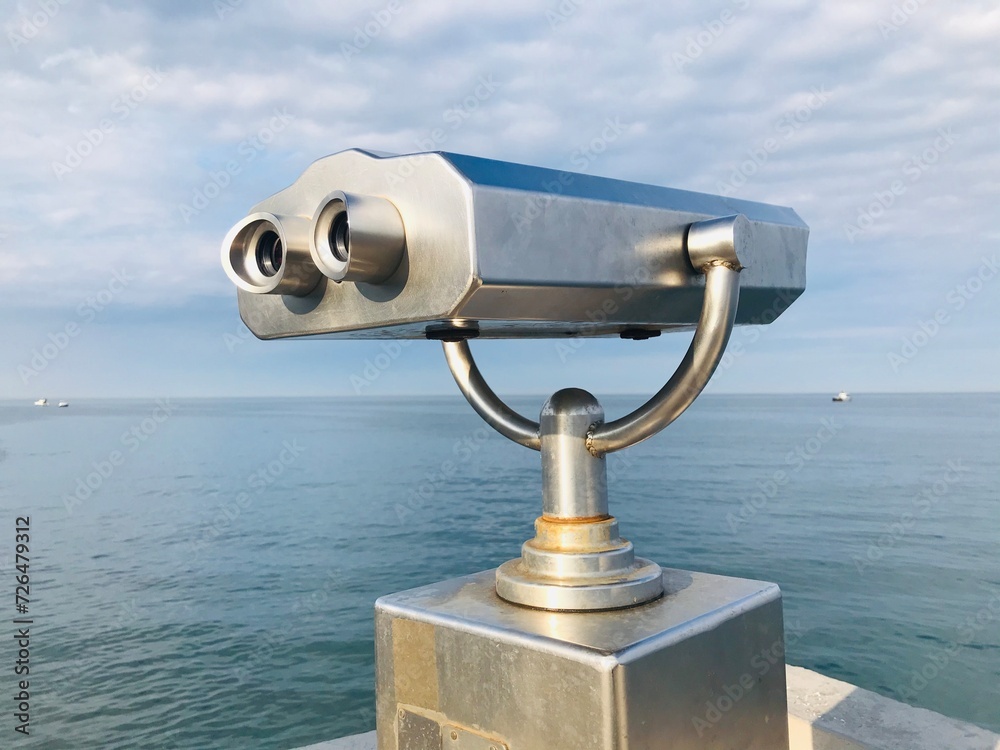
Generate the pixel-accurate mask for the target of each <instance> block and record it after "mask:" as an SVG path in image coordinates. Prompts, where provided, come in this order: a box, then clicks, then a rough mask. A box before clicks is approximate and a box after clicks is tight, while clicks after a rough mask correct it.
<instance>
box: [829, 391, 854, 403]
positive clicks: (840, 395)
mask: <svg viewBox="0 0 1000 750" xmlns="http://www.w3.org/2000/svg"><path fill="white" fill-rule="evenodd" d="M833 400H834V401H850V400H851V394H849V393H848V392H847V391H841V392H840V393H838V394H837V395H836V396H834V397H833Z"/></svg>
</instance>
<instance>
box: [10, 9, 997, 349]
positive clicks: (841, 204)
mask: <svg viewBox="0 0 1000 750" xmlns="http://www.w3.org/2000/svg"><path fill="white" fill-rule="evenodd" d="M33 7H34V6H33V5H32V3H31V2H25V3H23V4H22V6H20V7H19V8H18V10H17V11H16V12H15V13H14V14H13V15H12V16H11V17H10V18H8V20H7V22H6V23H5V25H4V32H5V34H9V33H11V32H15V31H18V30H19V29H21V27H22V24H23V21H22V18H23V17H24V16H25V14H29V15H30V13H29V11H31V10H32V9H33ZM398 7H399V10H398V11H389V10H387V9H388V8H390V4H389V3H388V2H374V3H370V4H366V5H351V6H349V7H344V6H343V4H329V3H323V2H319V1H318V0H317V1H316V2H311V3H296V4H294V6H291V7H289V6H287V5H286V4H283V3H278V2H254V3H242V4H238V5H237V7H234V8H233V9H232V11H231V12H229V13H226V14H225V16H224V17H223V18H222V19H220V18H219V17H218V16H217V15H216V12H215V10H214V9H213V6H212V4H211V3H193V2H192V3H183V2H180V3H176V4H173V3H172V4H170V5H162V6H134V5H132V4H124V3H120V2H107V3H103V4H101V5H97V6H84V5H83V4H79V3H71V4H67V5H65V6H60V10H59V12H58V14H56V15H55V16H54V17H52V18H51V19H50V21H49V22H48V23H47V24H46V26H45V27H44V28H41V29H39V30H38V33H37V35H35V36H34V38H32V39H30V40H28V41H27V42H26V43H25V44H23V45H19V46H17V48H16V49H15V48H14V45H8V46H7V47H6V48H4V50H3V52H2V53H0V54H2V59H3V64H2V65H0V90H2V92H3V96H4V102H5V105H4V108H3V110H2V111H0V128H2V130H3V133H4V135H5V137H4V138H3V139H0V164H2V166H3V172H2V174H3V176H4V180H5V184H6V185H7V188H8V189H7V191H6V192H5V194H3V195H2V196H0V234H2V235H4V236H3V237H0V262H2V263H3V267H4V269H5V273H4V274H2V275H0V293H2V295H3V299H4V302H3V303H0V304H3V305H4V306H5V307H6V308H7V309H8V310H11V311H16V310H17V309H19V308H20V307H22V306H29V307H39V306H49V307H59V306H61V305H73V304H74V303H75V301H76V300H77V298H78V297H79V295H80V293H81V290H86V289H89V288H93V289H99V288H100V287H101V285H102V284H103V283H104V282H105V280H106V278H107V275H108V273H109V272H110V271H111V269H114V268H116V267H119V266H121V265H122V264H127V265H128V266H129V268H131V269H133V271H134V273H135V275H136V278H137V279H138V281H137V282H136V284H135V285H134V286H133V287H130V290H129V294H128V295H124V296H123V298H122V304H136V305H157V304H163V305H174V304H177V303H178V302H179V301H180V300H183V299H184V298H185V297H186V296H188V295H197V294H212V295H224V294H230V289H229V287H228V284H227V283H226V282H225V280H224V277H223V276H222V274H221V273H220V272H219V270H218V267H217V265H218V250H217V246H218V242H219V241H220V240H221V237H222V236H223V235H224V233H225V231H226V229H227V228H228V227H229V226H230V225H231V224H232V223H233V222H234V221H235V220H236V219H237V218H239V217H240V216H241V215H242V213H243V212H244V211H245V210H246V209H247V208H249V206H250V205H252V204H254V203H256V202H257V201H259V200H260V199H261V198H263V197H265V196H266V195H268V194H270V193H272V192H274V191H276V190H279V189H281V188H282V187H284V186H285V185H286V184H288V183H289V182H291V181H292V180H293V179H294V178H295V177H296V176H297V175H298V173H299V172H301V170H302V169H304V168H305V167H306V166H307V165H308V164H309V163H310V162H311V161H313V160H314V159H316V158H319V157H321V156H323V155H325V154H327V153H330V152H333V151H337V150H341V149H343V148H347V147H352V146H363V147H369V148H374V149H381V150H388V151H397V152H405V151H410V150H416V149H417V145H416V144H417V142H418V141H426V139H427V137H428V136H429V134H431V133H432V132H433V130H434V129H435V128H441V127H444V128H445V132H446V138H445V140H444V141H443V142H442V143H441V144H439V146H440V147H441V148H443V149H445V150H454V151H460V152H467V153H476V154H480V155H484V156H489V157H494V158H501V159H510V160H516V161H525V162H529V163H538V164H542V165H546V166H553V167H559V168H571V167H572V157H573V153H574V151H575V150H577V149H579V148H581V147H583V146H585V145H586V144H587V143H588V142H589V141H590V140H591V139H592V138H593V137H594V136H595V134H597V133H600V131H601V129H602V128H603V127H604V122H605V121H606V120H607V118H620V120H621V122H622V123H623V124H625V125H626V126H627V128H626V132H625V133H624V135H623V136H622V137H621V138H619V139H618V140H616V142H615V143H614V144H612V146H611V147H610V148H609V149H608V150H607V151H606V152H605V153H603V154H602V155H600V157H599V158H597V159H595V160H594V162H593V163H592V164H590V165H589V170H588V171H591V172H593V173H596V174H603V175H609V176H615V177H621V178H625V179H635V180H640V181H646V182H654V183H661V184H668V185H671V186H674V187H682V188H689V189H697V190H703V191H708V192H716V191H717V190H718V187H719V185H720V184H724V183H726V182H727V181H729V180H730V179H731V177H732V175H733V174H734V173H735V172H738V171H739V170H740V169H742V168H743V167H742V166H741V165H743V164H745V162H746V161H747V159H748V158H752V154H753V153H754V150H755V149H757V150H759V149H760V147H761V145H762V144H763V143H764V142H765V141H767V140H768V139H774V140H775V141H776V142H777V143H778V146H779V147H778V149H777V150H776V151H774V152H773V153H770V154H768V156H767V158H766V159H765V160H763V161H762V163H760V164H757V165H755V166H753V167H750V168H746V170H745V171H747V172H749V171H751V169H752V174H745V175H744V177H745V178H746V179H745V184H742V185H741V186H740V187H739V188H738V192H737V194H738V195H739V197H742V198H750V199H758V200H764V201H772V202H778V203H783V204H787V205H792V206H793V207H795V208H796V209H797V210H798V211H799V212H800V214H801V215H803V216H804V217H805V218H806V219H807V221H808V222H809V223H810V224H811V226H812V228H813V234H812V243H813V244H812V246H813V256H812V259H811V263H812V268H813V269H814V273H813V275H812V277H811V280H810V284H811V286H812V290H811V291H812V293H813V294H815V295H816V296H817V299H822V300H823V301H824V304H828V305H830V308H829V311H828V312H829V314H828V315H827V316H826V317H825V318H824V316H819V318H818V319H817V320H815V321H812V323H814V324H815V325H817V326H819V328H818V329H817V330H815V331H813V333H815V335H817V336H822V335H823V330H824V328H823V326H827V329H828V333H829V335H830V336H831V337H834V336H836V337H837V338H840V337H841V334H840V333H835V331H840V332H842V331H845V330H847V331H851V330H855V328H856V327H857V326H856V325H855V324H858V325H863V323H862V322H861V321H860V320H859V319H858V318H861V319H863V318H864V317H865V315H866V314H867V315H868V317H870V321H869V324H870V325H871V326H873V327H876V328H878V329H879V330H881V331H884V330H888V329H892V328H893V327H898V326H906V325H909V323H910V317H912V316H910V312H909V311H910V310H913V309H920V307H921V305H924V306H929V307H933V305H935V304H936V301H935V300H936V296H935V295H936V294H937V290H938V289H941V290H942V292H944V291H947V288H948V284H950V283H951V278H952V276H953V275H955V274H960V273H963V272H965V271H966V270H967V268H968V267H969V266H970V265H974V263H975V262H976V259H977V258H979V257H981V256H982V255H983V254H984V253H987V252H988V251H991V250H992V248H995V247H996V237H995V232H994V233H993V234H990V232H991V231H992V227H993V224H994V220H993V217H994V215H995V205H996V193H997V184H998V183H997V180H996V177H995V175H996V174H998V173H1000V152H998V151H997V149H996V135H997V130H996V123H997V122H998V121H1000V91H998V89H1000V84H998V80H997V77H996V71H995V67H996V52H995V49H996V38H997V35H998V31H1000V10H997V9H996V8H995V7H993V6H992V4H990V3H986V2H978V3H970V4H966V5H964V6H963V7H961V8H956V7H949V6H945V5H938V4H930V3H927V4H923V5H921V7H920V8H919V10H917V11H916V12H915V13H913V14H912V15H911V16H906V17H905V19H903V22H902V23H899V24H897V25H896V26H894V27H893V30H892V31H891V32H888V33H887V32H885V30H884V28H883V27H881V26H880V23H885V22H887V21H888V22H891V23H894V24H895V23H896V22H897V21H899V20H900V19H898V18H897V19H896V20H895V21H893V20H892V18H891V16H892V13H893V9H892V5H891V4H886V3H867V2H836V1H835V0H824V1H823V2H819V3H812V2H805V0H796V1H793V2H778V1H774V2H764V1H763V0H762V1H761V2H746V1H745V0H733V1H732V2H721V3H716V4H710V5H706V4H703V3H696V2H693V0H691V1H688V2H681V3H670V4H666V3H665V4H631V5H630V4H603V3H596V2H589V1H580V2H569V1H568V0H566V1H564V2H562V3H558V2H549V3H543V4H538V3H536V2H532V1H531V0H516V1H513V0H509V1H508V2H504V3H499V2H498V3H478V4H472V3H469V4H461V3H452V2H445V1H444V0H435V1H434V2H426V3H424V2H421V3H416V2H406V1H405V0H400V1H399V5H398ZM558 8H562V9H563V11H565V10H566V9H567V8H568V9H570V11H571V12H563V11H558V12H557V9H558ZM573 8H576V9H575V10H572V9H573ZM552 12H557V15H556V16H553V15H552ZM724 13H725V15H724ZM387 14H388V15H387ZM379 19H382V21H384V23H382V22H380V21H379ZM386 19H388V20H386ZM371 23H376V24H379V23H381V27H380V28H379V30H378V31H377V33H374V34H368V32H367V31H365V26H366V24H371ZM374 28H375V27H371V28H370V29H369V31H370V30H372V29H374ZM358 29H360V30H361V33H362V34H367V37H366V41H365V44H364V46H363V48H360V49H359V50H358V52H357V54H351V55H346V56H345V54H344V48H343V46H342V45H344V44H348V45H356V44H357V35H358V33H359V32H358ZM692 43H693V44H694V45H695V47H694V48H692V47H691V46H690V45H691V44H692ZM693 52H697V54H693ZM677 55H683V56H686V57H687V58H690V60H689V61H688V62H686V63H684V64H679V63H678V58H677ZM150 71H160V75H162V80H160V81H157V82H156V85H155V86H152V87H149V86H147V87H146V88H148V89H149V90H143V82H144V81H147V83H148V81H149V78H148V77H149V75H150ZM481 76H492V77H494V78H495V80H496V81H497V82H498V86H497V90H496V92H495V93H493V94H492V95H491V96H490V97H489V98H488V99H486V100H484V101H482V102H481V103H480V105H479V106H477V108H476V111H474V112H471V113H470V116H469V117H468V118H467V119H465V120H463V123H462V125H461V126H460V127H458V128H454V129H451V128H450V127H449V126H448V125H447V120H446V119H445V117H446V113H447V112H448V110H449V108H451V107H454V106H455V105H456V104H459V103H461V102H462V100H463V98H464V97H466V96H468V95H469V94H470V92H472V91H473V90H474V89H475V86H476V85H477V81H478V80H479V78H480V77H481ZM137 87H138V88H137ZM817 90H822V91H825V92H827V96H828V100H827V101H825V102H823V103H822V105H821V106H818V107H813V108H811V109H810V107H811V106H812V104H811V103H814V102H815V93H814V92H815V91H817ZM137 91H138V92H139V94H138V95H137V96H141V100H138V101H133V100H132V99H130V98H129V97H130V96H133V94H134V92H137ZM123 101H124V109H123V108H122V103H123ZM282 107H286V108H287V109H288V111H289V113H291V114H292V115H293V116H294V120H293V122H292V123H291V124H289V125H288V127H287V128H286V129H284V130H283V131H282V132H280V133H278V134H277V135H276V137H275V138H274V139H273V142H272V143H271V144H269V145H268V146H267V147H266V148H265V149H261V150H260V151H256V152H255V153H254V156H253V158H252V159H249V160H248V159H246V158H245V157H241V156H240V155H239V149H240V144H241V143H243V142H245V140H246V139H248V138H250V137H252V136H253V135H254V134H255V133H257V132H258V131H259V129H260V128H262V127H266V125H267V123H268V120H269V118H271V117H272V115H273V112H274V110H275V109H276V108H282ZM797 112H801V113H808V117H806V116H805V115H804V114H803V118H804V119H802V120H801V121H798V120H796V119H795V117H796V113H797ZM126 113H127V114H126ZM789 118H791V119H789ZM103 120H108V121H109V122H110V123H111V125H113V128H112V129H111V130H110V132H106V133H104V134H103V137H101V139H100V143H99V144H96V145H95V144H94V143H91V144H90V146H89V147H88V146H87V145H86V142H87V140H88V138H90V136H91V135H93V132H94V131H95V129H96V130H100V129H101V122H102V121H103ZM941 128H951V130H952V131H953V133H954V144H951V145H949V147H948V148H947V150H945V151H941V152H940V153H938V154H937V156H936V158H935V160H934V162H933V163H931V164H927V165H920V166H918V169H919V176H918V177H916V178H914V177H913V173H912V172H911V171H908V166H907V165H908V164H909V163H910V162H911V161H912V160H913V159H914V158H917V159H919V158H920V155H921V154H923V153H925V151H926V150H927V149H928V148H932V147H933V144H934V142H935V139H936V138H938V131H939V129H941ZM95 139H96V136H95V137H94V138H91V140H95ZM81 151H88V152H89V153H88V154H87V155H85V156H83V157H82V159H81V160H80V162H81V163H80V164H79V166H78V167H76V168H74V169H73V170H72V171H71V172H70V173H68V174H64V175H62V179H60V175H58V174H56V171H57V168H56V166H55V165H56V164H58V163H63V162H66V161H67V159H68V158H70V156H71V152H81ZM234 159H235V160H237V161H238V162H239V166H240V173H239V175H237V176H236V177H234V178H233V179H232V180H231V184H229V185H228V186H226V187H225V189H224V190H222V191H221V195H220V197H219V198H217V199H215V200H213V201H211V202H210V204H209V205H208V206H207V207H206V208H205V209H204V210H202V211H200V212H199V213H198V214H197V216H196V217H195V218H194V219H192V220H191V221H190V222H185V221H184V220H183V219H182V217H181V216H180V215H179V213H178V206H179V205H180V204H183V203H186V202H190V201H191V200H192V196H193V195H194V194H195V193H196V191H198V190H199V189H201V188H203V187H204V186H205V185H206V184H207V183H208V181H210V180H211V179H212V174H213V173H217V172H218V170H220V169H224V167H225V164H226V163H227V162H228V161H232V160H234ZM923 166H926V167H927V168H926V169H923ZM894 180H903V181H904V183H905V187H906V191H905V193H904V194H902V195H900V196H897V199H896V200H895V201H894V203H893V205H892V206H891V207H889V208H886V209H885V210H884V211H882V212H880V215H879V216H878V217H877V218H876V219H875V220H874V221H873V223H872V226H871V227H870V228H867V229H864V230H863V231H862V232H861V233H860V234H859V235H858V236H857V237H856V238H854V242H853V243H852V242H850V238H849V237H848V236H847V234H846V233H845V226H846V225H848V224H851V223H855V222H857V221H858V217H859V215H861V214H863V213H864V211H865V210H866V209H867V207H869V206H870V205H871V204H872V201H873V200H876V197H875V196H876V195H877V194H878V193H880V192H884V191H885V190H887V189H891V185H892V183H893V181H894ZM836 259H840V261H839V264H838V261H837V260H836ZM903 266H905V267H906V268H907V275H908V278H910V279H911V282H912V286H910V287H907V288H905V289H901V288H899V287H898V278H899V268H900V267H903ZM816 269H822V270H823V271H824V272H826V273H831V272H833V273H836V272H838V269H839V273H840V276H839V277H838V280H837V282H836V283H837V284H840V286H839V287H838V294H839V297H837V298H835V297H832V296H830V295H823V294H822V292H823V289H824V288H830V285H831V284H833V283H834V282H833V281H831V277H830V276H829V275H827V276H824V275H819V274H817V273H816V272H815V271H816ZM914 289H919V290H920V291H919V292H915V291H914ZM39 290H44V294H40V293H39ZM807 294H808V293H807ZM920 294H926V295H927V297H925V298H923V299H921V298H920V297H919V295H920ZM886 295H888V296H890V297H895V298H898V301H899V304H898V308H899V309H900V310H901V311H907V312H906V313H905V315H906V316H910V317H905V319H893V317H892V316H893V315H894V314H895V313H894V312H893V311H892V309H887V308H885V307H882V306H878V305H875V304H874V303H872V302H870V301H871V300H876V299H879V300H881V299H883V298H884V297H885V296H886ZM804 299H805V298H804ZM991 299H993V298H992V297H991V298H990V299H984V300H983V301H982V303H981V304H982V305H983V308H984V309H985V310H987V311H988V310H990V309H992V310H993V311H994V312H995V311H996V303H995V301H990V300H991ZM989 305H993V307H992V308H990V307H989ZM838 306H850V307H852V308H855V314H856V316H857V318H855V319H852V322H851V325H850V326H847V327H845V326H843V325H840V324H839V323H838V321H837V316H838V314H839V312H840V310H839V309H837V308H838ZM899 315H901V316H902V315H903V313H902V312H900V313H899ZM984 320H985V318H983V319H980V318H979V317H974V316H969V317H968V318H966V319H964V320H963V321H962V322H961V325H964V326H969V327H978V328H981V329H985V328H986V327H987V326H986V324H985V323H984V322H983V321H984ZM789 325H791V324H789ZM956 325H958V324H956Z"/></svg>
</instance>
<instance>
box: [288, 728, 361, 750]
mask: <svg viewBox="0 0 1000 750" xmlns="http://www.w3.org/2000/svg"><path fill="white" fill-rule="evenodd" d="M299 750H375V732H367V733H365V734H356V735H354V736H353V737H341V738H340V739H339V740H330V741H329V742H320V743H319V744H318V745H309V747H303V748H299Z"/></svg>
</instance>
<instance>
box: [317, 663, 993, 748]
mask: <svg viewBox="0 0 1000 750" xmlns="http://www.w3.org/2000/svg"><path fill="white" fill-rule="evenodd" d="M787 674H788V731H789V735H790V737H791V746H790V750H1000V735H998V734H994V733H993V732H988V731H987V730H985V729H981V728H980V727H977V726H974V725H972V724H966V723H964V722H961V721H957V720H955V719H950V718H948V717H947V716H943V715H941V714H936V713H934V712H933V711H927V710H926V709H923V708H914V707H913V706H908V705H906V704H905V703H899V702H897V701H894V700H891V699H889V698H884V697H882V696H881V695H878V694H876V693H872V692H870V691H868V690H862V689H861V688H859V687H855V686H854V685H851V684H850V683H847V682H841V681H840V680H834V679H831V678H829V677H824V676H823V675H821V674H817V673H816V672H810V671H809V670H808V669H803V668H802V667H788V670H787ZM301 750H375V732H368V733H367V734H358V735H355V736H353V737H344V738H343V739H339V740H332V741H331V742H321V743H320V744H318V745H310V746H309V747H308V748H302V749H301ZM525 750H541V749H540V748H526V749H525ZM545 750H574V749H573V748H546V749H545Z"/></svg>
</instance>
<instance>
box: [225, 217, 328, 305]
mask: <svg viewBox="0 0 1000 750" xmlns="http://www.w3.org/2000/svg"><path fill="white" fill-rule="evenodd" d="M302 223H303V221H302V220H301V219H298V218H296V217H286V218H285V219H279V218H278V217H277V216H275V215H274V214H269V213H264V212H259V213H253V214H250V215H249V216H247V217H246V218H245V219H243V220H242V221H240V222H239V223H238V224H237V225H236V226H234V227H233V228H232V229H230V230H229V233H228V234H227V235H226V239H225V240H224V241H223V243H222V267H223V269H224V270H225V272H226V275H227V276H228V277H229V278H230V279H231V280H232V282H233V283H234V284H236V286H238V287H239V288H240V289H243V290H244V291H247V292H252V293H253V294H291V295H294V296H297V297H302V296H305V295H307V294H309V292H311V291H312V290H313V289H314V288H315V287H316V284H317V283H318V282H319V280H320V278H321V274H320V272H319V269H318V268H316V264H315V263H313V262H312V258H311V257H310V256H309V252H308V250H307V249H306V248H305V246H304V244H305V243H304V241H303V238H301V237H300V236H299V235H301V234H302V232H301V231H297V232H294V233H290V231H289V230H290V229H294V228H299V227H300V225H301V224H302Z"/></svg>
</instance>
